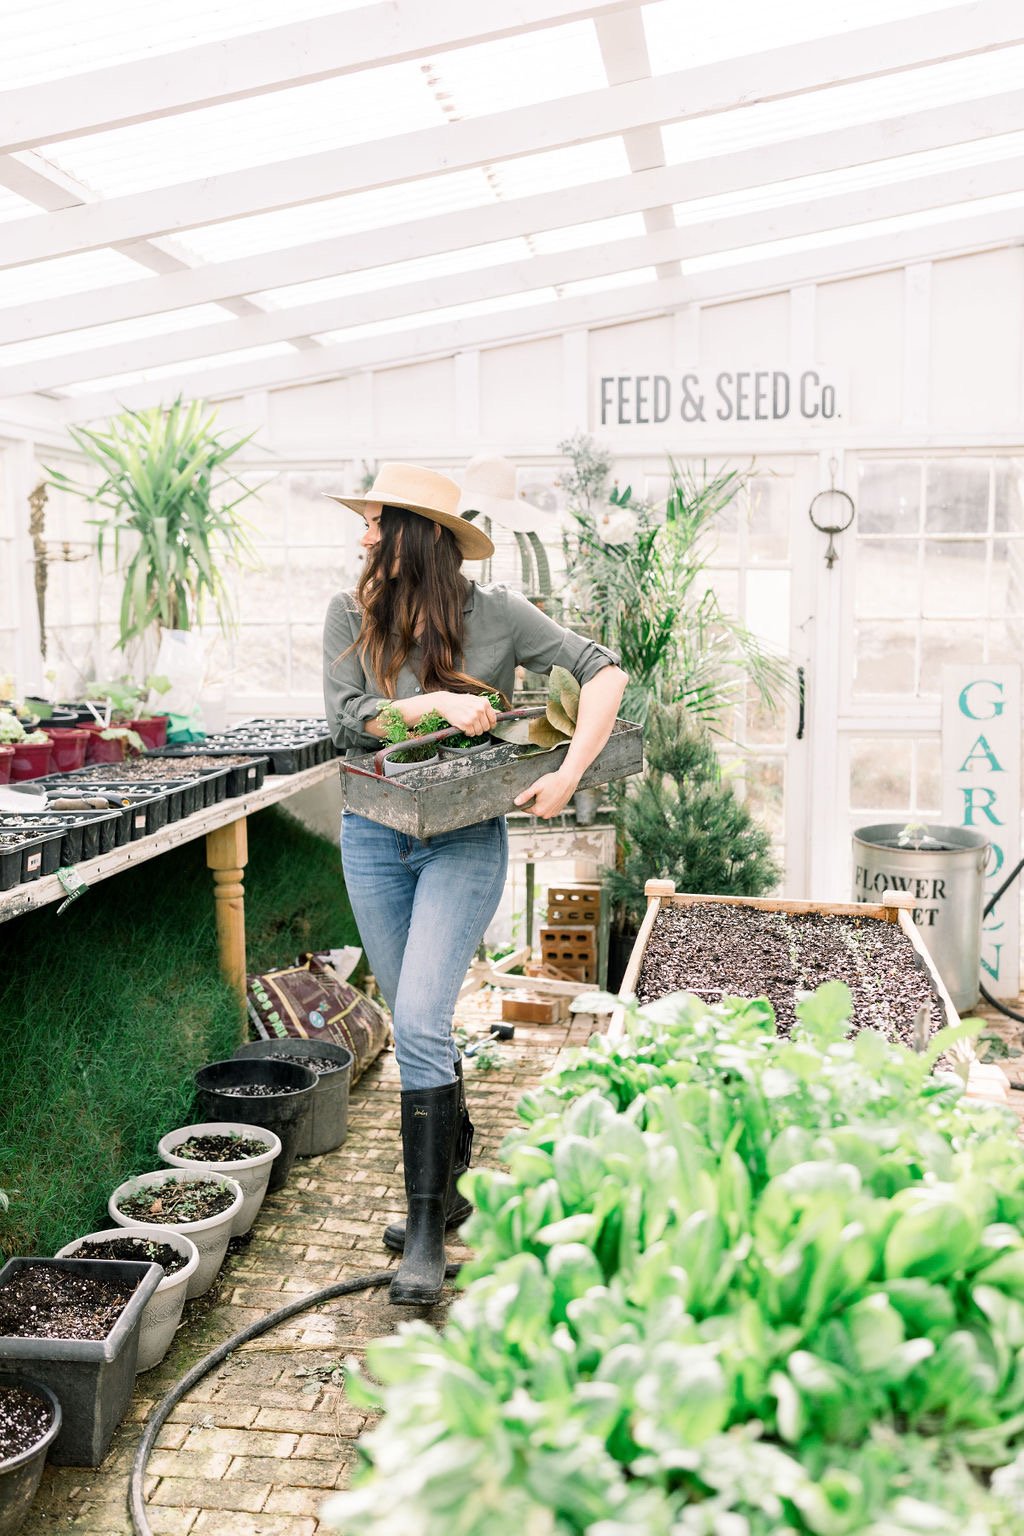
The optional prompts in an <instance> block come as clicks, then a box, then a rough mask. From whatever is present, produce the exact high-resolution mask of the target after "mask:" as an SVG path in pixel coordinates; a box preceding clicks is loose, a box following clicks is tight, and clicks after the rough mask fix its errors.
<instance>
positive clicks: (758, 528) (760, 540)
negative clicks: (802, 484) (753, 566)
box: [748, 476, 791, 560]
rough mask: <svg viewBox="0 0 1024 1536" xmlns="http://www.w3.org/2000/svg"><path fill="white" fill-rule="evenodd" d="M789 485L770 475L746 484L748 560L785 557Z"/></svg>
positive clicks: (787, 544)
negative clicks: (748, 518) (748, 514)
mask: <svg viewBox="0 0 1024 1536" xmlns="http://www.w3.org/2000/svg"><path fill="white" fill-rule="evenodd" d="M790 491H791V482H790V481H789V480H783V479H781V478H779V479H776V478H775V477H774V476H772V477H771V478H768V477H767V476H766V477H765V478H764V479H758V480H751V482H750V533H749V535H748V550H749V554H750V558H751V560H785V559H787V558H788V556H789V526H790V501H791V497H790Z"/></svg>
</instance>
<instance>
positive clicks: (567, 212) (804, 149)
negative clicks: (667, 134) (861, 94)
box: [0, 90, 1024, 345]
mask: <svg viewBox="0 0 1024 1536" xmlns="http://www.w3.org/2000/svg"><path fill="white" fill-rule="evenodd" d="M1022 130H1024V90H1021V91H1013V92H1008V93H1005V94H1002V95H999V96H986V97H982V98H979V99H978V100H974V101H966V102H960V103H957V104H956V105H954V106H949V107H933V108H929V109H928V110H926V111H920V112H915V113H909V114H907V115H905V116H900V117H895V118H886V119H882V120H880V121H879V122H876V123H870V124H865V125H863V126H861V127H856V128H843V129H835V130H831V131H829V132H826V133H821V134H813V135H802V136H801V137H799V138H796V139H790V140H787V141H784V142H780V143H777V144H767V145H763V146H761V147H759V148H755V149H750V150H744V151H742V152H740V153H735V154H728V155H718V156H715V157H713V158H711V159H707V160H700V161H692V162H690V163H688V164H683V165H674V166H669V167H667V168H665V169H660V170H653V171H642V172H638V173H637V174H636V175H633V176H620V177H615V178H613V179H611V180H609V181H607V182H604V183H600V184H597V185H589V186H583V187H571V188H567V189H565V190H562V191H558V192H543V193H539V194H535V195H534V196H531V197H523V198H516V199H513V200H511V201H509V202H507V203H498V204H495V205H491V204H489V205H487V206H486V207H482V208H471V209H465V210H459V211H457V212H454V213H447V214H440V215H438V216H436V217H432V218H425V219H414V220H410V221H409V222H408V223H406V224H395V225H392V226H390V227H389V228H385V229H375V230H367V231H362V232H358V233H355V234H352V235H345V236H338V237H335V238H331V239H327V240H317V241H312V242H310V243H309V244H308V245H305V246H299V247H297V248H294V249H285V250H279V251H268V252H265V253H263V254H260V255H254V256H246V257H242V258H239V259H237V260H233V261H226V262H216V263H211V264H209V265H208V266H204V267H198V268H193V269H191V270H187V271H178V272H168V273H167V275H166V276H163V277H161V278H160V280H159V281H154V280H152V279H143V280H141V281H139V282H133V283H124V284H121V285H119V286H117V287H113V288H98V289H92V290H90V291H88V292H85V293H79V294H69V295H68V296H67V297H65V298H49V299H45V300H41V301H39V302H38V303H34V304H21V305H17V306H10V307H9V308H6V309H0V345H3V344H6V343H8V342H14V341H27V340H30V339H32V338H33V337H38V336H47V335H54V334H57V333H59V332H61V331H71V330H77V329H80V328H82V327H84V326H87V325H88V326H92V325H105V324H110V323H113V322H114V321H118V320H132V319H138V318H140V317H141V316H143V315H151V314H159V313H162V312H163V311H165V310H171V309H183V308H187V307H190V306H192V305H196V304H205V303H214V302H220V301H222V300H224V299H229V298H234V297H237V296H240V295H242V294H244V293H246V292H259V291H263V290H266V289H273V288H277V287H282V286H284V285H288V284H292V283H301V282H310V281H314V280H316V279H318V278H324V277H334V276H340V275H342V274H345V273H350V272H358V271H362V270H365V269H367V268H372V267H377V266H380V265H383V264H386V263H389V262H396V261H406V260H411V259H413V258H416V257H421V256H433V255H439V254H443V253H447V252H451V251H455V250H459V249H462V248H464V247H466V246H475V245H482V244H487V243H488V242H490V241H495V240H508V239H515V238H516V237H518V236H526V235H531V234H536V233H539V232H540V231H542V230H550V229H562V228H566V227H568V226H570V225H573V224H576V223H585V222H587V221H590V220H595V219H604V218H612V217H614V216H616V215H618V214H623V213H636V212H643V211H645V210H646V209H648V208H656V209H658V208H668V209H670V208H671V206H672V205H673V204H674V203H681V202H685V201H687V200H689V199H691V198H696V197H705V196H710V195H713V194H715V193H725V192H737V191H742V190H744V189H745V188H748V187H755V186H762V185H767V184H770V183H772V182H775V181H780V180H782V179H784V178H785V179H787V180H788V179H795V178H798V177H801V176H809V175H815V174H817V173H820V172H827V171H834V170H840V169H843V168H845V167H847V166H853V165H866V164H870V163H873V162H876V161H879V160H886V159H889V158H890V157H892V156H899V155H907V154H913V153H918V152H920V151H924V150H934V149H943V148H947V147H949V146H950V145H954V144H961V143H968V142H974V141H977V140H979V139H988V138H991V137H997V136H998V135H1000V134H1004V133H1012V132H1018V131H1022ZM150 249H151V250H154V249H157V248H156V247H152V246H151V247H150Z"/></svg>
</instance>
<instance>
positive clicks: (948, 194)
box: [0, 156, 1024, 396]
mask: <svg viewBox="0 0 1024 1536" xmlns="http://www.w3.org/2000/svg"><path fill="white" fill-rule="evenodd" d="M1022 186H1024V156H1017V157H1016V158H1015V159H1012V160H999V161H995V162H993V163H992V164H991V165H987V166H971V167H968V168H966V169H963V170H959V171H948V170H944V171H938V172H934V173H933V174H932V175H930V176H921V177H918V178H916V179H915V180H913V181H905V182H899V183H895V184H891V185H886V186H881V187H871V188H867V189H865V190H863V191H860V192H843V193H839V194H837V195H835V196H832V197H821V198H814V199H812V200H809V201H806V202H800V203H794V204H787V205H785V206H783V207H780V208H775V209H758V210H756V211H754V212H748V213H740V214H733V215H731V216H719V217H716V218H714V219H713V220H711V221H709V222H706V223H702V224H691V225H684V226H682V227H681V228H675V227H673V228H671V229H667V230H662V231H659V232H656V233H654V234H644V235H638V236H634V237H632V238H630V239H626V240H615V241H610V242H608V243H606V244H602V245H594V246H588V247H584V248H583V249H578V250H572V251H558V252H556V253H554V254H552V255H547V256H535V257H533V258H531V259H528V260H526V261H511V262H501V263H499V264H497V265H495V266H493V267H488V268H483V269H480V270H475V271H470V272H456V273H451V274H450V275H447V276H442V277H433V278H427V279H422V280H420V281H418V282H415V283H405V284H402V285H401V286H397V287H394V288H385V289H380V290H378V291H376V292H369V293H366V292H364V293H358V294H351V295H345V296H343V297H339V298H333V299H320V300H318V301H316V302H314V303H311V304H302V305H297V306H295V307H293V308H290V309H284V310H273V311H269V312H261V313H257V314H254V315H253V316H251V317H249V318H246V319H241V320H238V321H237V322H233V323H232V322H224V323H223V324H216V325H203V326H195V327H190V328H187V329H184V330H179V331H176V332H172V333H171V334H169V335H166V336H149V337H142V338H140V339H138V340H135V341H125V342H117V343H115V344H114V345H112V346H105V347H104V346H96V347H90V348H87V349H82V350H80V351H77V352H70V353H67V354H65V355H63V356H59V357H47V358H40V359H38V360H36V361H33V362H26V363H16V364H14V365H13V366H11V367H8V368H0V396H3V395H8V394H11V395H15V394H23V393H27V392H28V391H30V390H46V389H55V388H58V387H59V386H61V385H67V384H77V383H81V382H84V381H86V380H88V379H96V378H103V377H104V376H106V375H111V376H113V375H117V374H121V373H134V372H136V371H138V372H141V371H144V370H145V369H147V368H156V367H162V366H165V365H166V364H169V363H177V362H180V363H182V364H186V365H187V363H188V362H189V361H190V360H192V359H195V358H199V357H215V356H216V355H217V354H218V353H220V352H234V351H239V350H241V349H243V348H246V347H258V346H264V345H266V344H267V343H269V342H277V341H291V340H293V339H294V338H295V337H296V336H307V335H309V334H310V333H312V332H323V331H332V330H341V329H344V328H345V327H346V326H357V325H368V324H373V323H375V322H378V321H387V320H395V319H401V318H402V316H403V315H419V314H425V313H427V312H429V311H431V310H435V309H443V308H446V307H448V306H451V305H457V304H467V303H472V302H474V301H479V300H487V299H496V298H503V297H505V296H507V295H515V294H518V293H525V292H531V291H534V290H536V289H538V288H549V287H553V288H557V287H558V286H559V285H560V284H563V283H572V282H574V281H577V280H580V279H585V278H600V277H610V276H614V275H615V274H617V273H620V272H629V271H634V270H636V269H637V268H639V267H645V266H654V267H658V266H664V265H667V264H669V263H672V264H675V263H677V262H678V261H680V260H682V259H686V258H688V257H689V258H693V257H697V256H708V255H715V254H717V253H720V252H726V251H736V250H742V249H744V248H745V247H747V246H753V245H763V244H766V243H768V242H770V241H773V240H786V239H792V238H793V237H795V236H800V235H808V234H818V233H822V232H825V231H829V230H834V229H843V228H845V227H846V226H848V225H857V224H866V223H870V222H872V221H874V220H878V219H891V218H895V217H898V216H900V215H902V214H908V213H916V212H923V211H925V210H931V209H937V208H943V207H948V206H950V205H952V204H957V203H967V202H971V201H974V200H979V199H985V198H992V197H999V196H1003V195H1005V194H1007V193H1010V194H1012V193H1017V192H1019V191H1020V189H1021V187H1022ZM1017 216H1018V221H1019V227H1020V230H1021V232H1022V234H1024V208H1021V209H1020V210H1019V211H1018V215H1017Z"/></svg>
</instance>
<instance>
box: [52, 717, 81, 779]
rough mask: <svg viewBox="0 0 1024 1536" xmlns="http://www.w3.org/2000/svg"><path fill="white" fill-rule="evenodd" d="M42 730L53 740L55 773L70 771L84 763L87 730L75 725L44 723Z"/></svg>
mask: <svg viewBox="0 0 1024 1536" xmlns="http://www.w3.org/2000/svg"><path fill="white" fill-rule="evenodd" d="M43 730H44V731H45V732H46V734H47V736H49V738H50V740H51V741H52V742H53V768H54V772H56V773H71V772H73V770H74V769H75V768H81V767H82V766H83V765H84V763H85V753H86V748H87V747H88V745H89V732H88V731H80V730H78V729H76V728H75V727H65V726H55V725H44V726H43Z"/></svg>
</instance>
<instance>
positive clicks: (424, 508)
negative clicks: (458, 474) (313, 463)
mask: <svg viewBox="0 0 1024 1536" xmlns="http://www.w3.org/2000/svg"><path fill="white" fill-rule="evenodd" d="M324 495H325V496H327V498H328V500H329V501H338V502H340V503H341V505H342V506H343V507H351V508H352V510H353V512H362V511H363V509H364V507H366V506H368V505H369V504H370V503H371V502H380V503H382V504H383V505H384V506H388V507H403V508H404V509H405V511H406V512H415V513H416V514H417V515H418V516H419V517H428V518H429V519H430V521H431V522H432V523H440V524H441V527H442V528H450V529H451V531H452V533H454V535H455V542H456V543H457V544H458V546H459V550H460V552H461V554H462V558H463V559H464V560H486V559H488V557H489V556H491V555H493V554H494V545H493V544H492V543H491V541H490V539H489V538H488V537H487V535H486V533H484V531H483V529H482V528H475V527H474V526H473V524H472V523H471V522H469V520H468V519H467V518H465V517H462V516H461V515H460V513H459V488H458V486H457V485H456V484H455V481H454V480H449V479H448V476H447V475H439V474H438V473H437V470H436V469H423V468H422V467H421V466H420V465H419V464H382V465H381V466H380V468H379V469H378V471H377V474H376V477H375V478H374V482H373V484H372V485H371V486H370V489H369V490H368V491H367V493H366V495H365V496H332V495H330V493H329V492H327V491H325V492H324Z"/></svg>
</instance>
